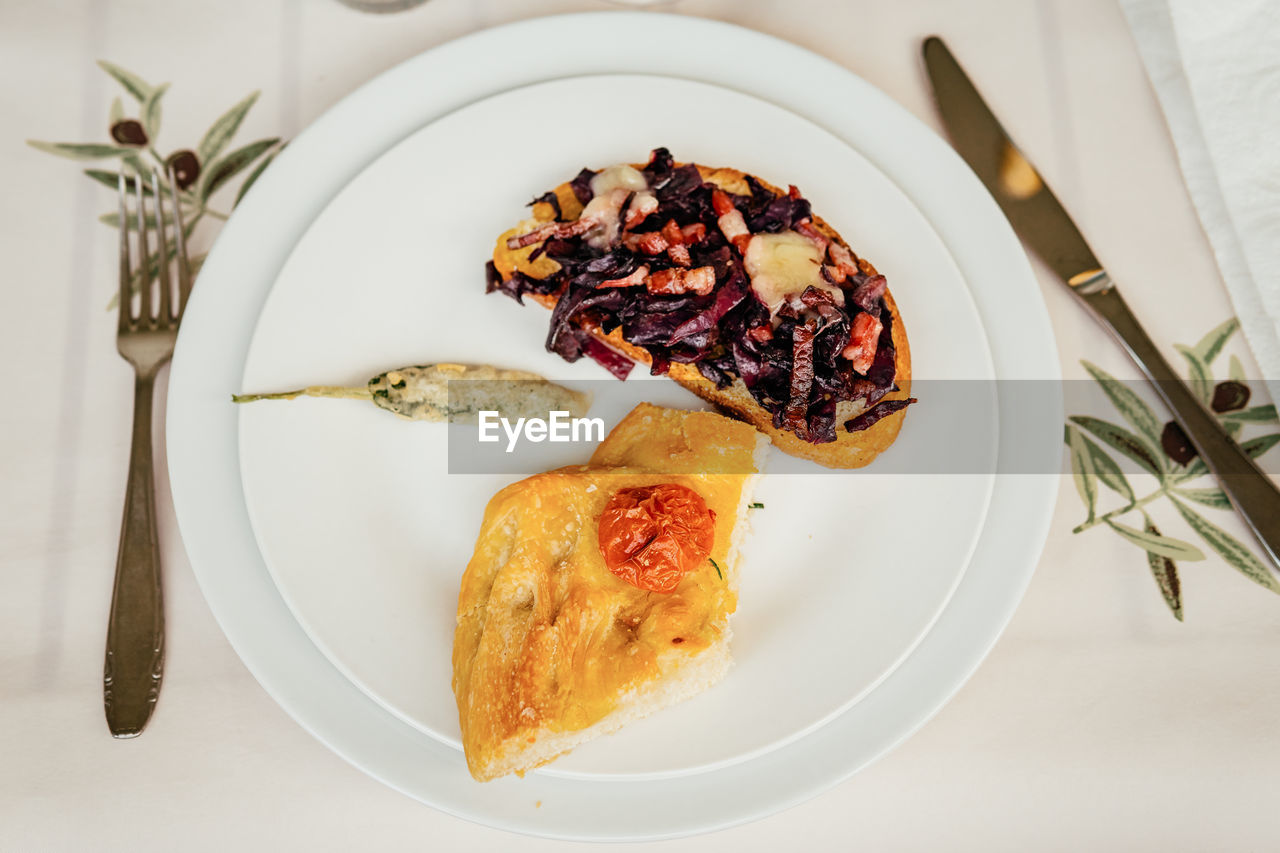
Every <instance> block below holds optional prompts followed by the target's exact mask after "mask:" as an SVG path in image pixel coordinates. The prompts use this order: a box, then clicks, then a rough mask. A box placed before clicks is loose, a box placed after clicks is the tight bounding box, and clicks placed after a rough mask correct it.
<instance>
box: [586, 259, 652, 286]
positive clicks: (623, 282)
mask: <svg viewBox="0 0 1280 853" xmlns="http://www.w3.org/2000/svg"><path fill="white" fill-rule="evenodd" d="M648 277H649V267H647V266H645V265H644V264H641V265H640V266H638V267H636V270H635V272H633V273H632V274H631V275H628V276H624V277H623V278H611V279H608V280H606V281H602V282H600V284H599V285H598V286H597V287H635V286H636V285H639V284H644V282H645V279H646V278H648Z"/></svg>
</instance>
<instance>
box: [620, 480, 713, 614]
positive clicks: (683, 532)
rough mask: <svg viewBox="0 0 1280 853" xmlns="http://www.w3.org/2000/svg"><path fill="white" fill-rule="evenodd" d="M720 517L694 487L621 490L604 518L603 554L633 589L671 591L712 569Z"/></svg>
mask: <svg viewBox="0 0 1280 853" xmlns="http://www.w3.org/2000/svg"><path fill="white" fill-rule="evenodd" d="M715 534H716V514H715V512H714V511H713V510H711V509H710V508H709V507H708V506H707V502H706V501H704V500H703V499H702V495H700V494H698V493H697V492H695V491H694V490H693V489H689V488H686V487H684V486H677V485H675V484H674V483H663V484H661V485H658V486H641V487H638V488H629V489H619V490H618V491H617V492H616V493H615V494H614V496H613V497H612V498H610V499H609V503H608V504H607V505H606V506H605V508H604V512H603V513H601V515H600V554H601V555H602V556H603V557H604V564H605V566H606V567H608V569H609V571H611V572H613V573H614V574H615V575H617V576H618V577H620V578H622V579H623V580H624V581H626V582H627V583H629V584H631V585H632V586H635V587H639V588H640V589H647V590H652V591H653V592H671V591H672V590H673V589H675V588H676V586H677V585H678V584H679V583H680V581H681V579H682V578H684V576H685V575H687V574H689V572H692V571H694V570H695V569H697V568H699V567H701V566H705V565H707V558H708V557H710V556H711V545H712V543H713V542H715Z"/></svg>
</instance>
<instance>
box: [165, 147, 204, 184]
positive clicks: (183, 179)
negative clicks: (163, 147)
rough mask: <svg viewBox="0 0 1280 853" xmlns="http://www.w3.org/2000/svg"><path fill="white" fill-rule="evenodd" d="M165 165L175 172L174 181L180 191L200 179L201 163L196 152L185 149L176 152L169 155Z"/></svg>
mask: <svg viewBox="0 0 1280 853" xmlns="http://www.w3.org/2000/svg"><path fill="white" fill-rule="evenodd" d="M165 165H166V166H168V168H169V169H170V170H171V171H172V172H173V180H174V181H175V182H176V183H177V185H178V189H180V190H185V189H186V188H187V187H189V186H191V185H192V184H194V183H195V182H196V179H198V178H199V177H200V161H199V160H198V159H196V154H195V152H194V151H189V150H187V149H185V148H184V149H182V150H181V151H175V152H173V153H172V154H170V155H169V159H168V160H166V161H165Z"/></svg>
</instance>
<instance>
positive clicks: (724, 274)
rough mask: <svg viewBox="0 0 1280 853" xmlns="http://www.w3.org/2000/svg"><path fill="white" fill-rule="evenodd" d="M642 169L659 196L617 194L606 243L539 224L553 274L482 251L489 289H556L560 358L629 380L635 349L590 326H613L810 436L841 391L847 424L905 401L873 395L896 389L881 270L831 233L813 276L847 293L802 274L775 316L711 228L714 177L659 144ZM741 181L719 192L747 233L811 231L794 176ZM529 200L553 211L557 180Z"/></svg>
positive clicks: (583, 186) (584, 187)
mask: <svg viewBox="0 0 1280 853" xmlns="http://www.w3.org/2000/svg"><path fill="white" fill-rule="evenodd" d="M642 172H643V174H644V176H645V178H646V180H647V181H648V185H649V193H651V194H652V195H653V196H655V197H656V199H657V204H656V206H654V205H653V200H652V199H647V200H646V201H647V205H646V206H645V207H644V208H637V211H638V212H631V214H630V215H628V214H629V208H630V207H631V205H632V204H633V203H634V202H635V200H636V198H637V196H639V195H641V194H639V193H631V194H629V195H627V197H626V200H625V201H623V202H622V208H621V212H620V216H621V219H622V221H623V222H624V223H626V222H628V221H629V222H630V224H628V225H625V226H624V227H621V228H619V233H618V234H617V237H616V238H615V239H614V240H613V241H612V243H611V244H609V245H607V246H606V245H600V240H599V239H598V236H597V239H592V236H593V235H592V231H591V230H590V229H583V228H570V227H568V226H562V227H560V228H559V229H555V228H554V227H549V228H548V229H547V230H548V234H549V236H545V237H544V238H543V240H542V242H541V243H540V244H539V245H538V246H537V247H536V249H535V253H536V254H537V255H546V256H547V257H548V258H551V259H552V260H554V261H556V262H557V263H558V264H559V265H560V269H559V270H557V271H556V272H555V273H553V274H552V275H550V276H548V277H547V278H545V279H536V278H532V277H530V276H527V275H524V274H522V273H520V272H515V273H513V274H512V275H511V277H510V278H509V279H507V280H506V281H504V280H503V279H502V276H501V275H499V273H498V271H497V269H496V268H495V267H494V265H493V263H492V262H490V263H489V264H488V265H487V268H486V282H487V288H486V289H487V290H488V291H489V292H492V291H495V290H500V291H502V292H503V293H505V294H507V295H508V296H510V297H511V298H512V299H515V300H516V301H517V302H522V301H523V296H524V294H526V293H536V294H554V295H555V296H557V298H558V301H557V303H556V305H555V308H554V309H553V310H552V312H551V326H550V329H549V330H548V333H547V341H546V346H547V350H548V351H550V352H554V353H558V354H559V355H560V356H561V357H563V358H564V359H565V360H567V361H577V360H578V359H579V358H581V357H582V356H584V355H586V356H588V357H590V358H592V359H595V360H596V361H598V362H600V364H602V365H603V366H604V367H605V368H606V369H607V370H608V371H609V372H610V373H612V374H613V375H615V376H617V377H618V378H619V379H625V378H626V376H627V374H628V373H629V372H630V370H631V367H632V366H633V365H632V362H631V360H630V359H628V358H627V357H626V356H624V355H622V354H621V353H618V352H617V351H615V350H613V349H612V348H610V347H608V346H606V345H605V344H603V343H601V342H600V341H599V340H597V339H596V338H595V337H594V336H593V335H592V334H591V332H592V330H597V331H603V332H604V333H606V334H607V333H609V332H612V331H613V330H615V329H618V328H621V330H622V337H623V339H624V340H626V341H627V342H628V343H630V344H632V345H634V346H638V347H641V348H642V349H644V350H645V351H646V352H647V353H648V354H649V356H650V359H651V361H652V366H651V372H652V373H654V374H662V373H666V372H667V371H668V369H669V368H670V366H671V364H672V363H673V362H674V363H681V364H691V365H695V366H696V367H697V369H698V371H699V373H701V374H702V375H703V376H704V377H706V378H707V379H708V380H710V381H711V382H714V383H715V384H716V387H718V388H725V387H728V386H729V385H731V384H732V383H733V382H734V381H736V380H739V379H741V380H742V383H743V385H744V386H745V387H746V389H747V391H748V392H749V393H750V394H751V396H752V397H753V398H754V399H755V401H756V402H757V403H758V404H760V405H761V406H762V407H764V408H765V409H766V410H767V411H769V412H770V413H771V414H772V415H773V425H774V426H775V427H776V428H778V429H785V430H787V431H790V432H792V433H794V434H795V435H797V436H799V437H800V438H802V439H804V440H806V441H809V442H813V443H815V444H821V443H824V442H831V441H835V440H836V404H837V403H839V402H843V401H851V402H855V403H860V404H861V407H862V409H861V414H859V415H857V416H856V417H854V418H851V419H849V420H847V421H845V423H844V427H845V429H846V430H848V431H850V432H857V431H858V430H863V429H867V428H869V427H870V426H872V425H873V424H875V423H876V422H877V421H879V420H880V419H882V418H884V417H886V416H888V415H891V414H893V413H894V412H897V411H900V410H901V409H903V408H905V407H906V406H907V405H909V404H910V403H914V402H915V400H914V399H908V400H884V399H883V398H884V396H885V395H886V394H889V393H890V392H892V391H896V390H897V385H896V384H895V383H894V379H895V361H896V353H895V351H894V346H893V334H892V320H893V317H892V315H891V314H890V312H889V311H888V309H887V308H886V307H885V302H884V295H885V289H886V286H887V283H886V281H885V278H884V276H882V275H867V274H866V273H864V272H862V271H861V270H860V269H858V267H857V259H856V257H852V256H851V253H847V252H845V251H844V250H843V249H842V248H839V247H838V246H837V244H832V247H831V249H830V252H831V261H830V264H829V265H824V266H823V267H822V275H823V277H824V279H825V280H826V281H827V282H829V283H831V284H833V285H835V286H837V287H839V288H840V290H841V292H842V293H843V296H844V300H843V301H844V304H843V305H841V304H839V303H837V302H836V300H835V298H833V297H832V295H831V293H829V292H828V291H825V290H821V289H819V288H816V287H809V288H808V289H807V290H806V291H805V292H804V293H803V294H801V295H800V298H799V299H798V300H795V299H793V300H791V301H789V302H787V303H785V304H783V306H782V307H781V308H780V309H779V310H777V312H776V313H775V314H773V315H771V314H770V312H769V308H768V307H767V306H766V305H765V304H764V303H763V302H761V301H760V299H759V298H757V297H756V295H755V292H754V291H753V290H752V288H751V283H750V279H749V277H748V275H747V271H746V269H745V267H744V265H743V259H742V254H741V252H740V250H739V248H738V247H736V246H735V245H733V244H732V243H730V242H729V241H728V240H726V238H725V236H724V234H723V233H722V231H721V229H720V226H719V221H720V217H719V216H718V215H717V214H716V212H715V208H714V206H713V202H712V192H713V190H717V187H716V186H715V185H714V184H711V183H708V182H705V181H703V179H702V176H701V174H700V173H699V172H698V169H697V167H696V166H695V165H693V164H687V165H684V166H680V167H678V168H677V167H676V166H675V163H674V160H673V158H672V156H671V154H670V152H668V151H667V149H665V148H658V149H656V150H654V151H653V153H652V155H651V156H650V158H649V162H648V164H647V165H646V166H645V167H644V169H643V170H642ZM595 175H596V172H593V171H591V170H589V169H583V170H582V171H581V172H579V173H578V175H577V176H576V177H575V178H574V179H573V180H572V181H571V182H570V186H571V187H572V189H573V192H574V194H575V195H576V196H577V198H578V201H580V202H581V203H582V204H584V205H585V204H587V203H588V202H590V201H591V199H592V195H593V193H592V189H591V179H592V178H593V177H594V176H595ZM746 181H747V185H748V186H749V187H750V189H751V193H750V195H736V194H733V193H725V194H724V195H725V196H727V197H728V199H729V200H730V201H731V202H732V204H733V207H734V208H736V209H737V211H738V212H739V213H741V215H742V219H743V221H744V222H745V223H746V226H747V229H748V230H749V231H750V233H752V234H758V233H762V232H765V233H777V232H781V231H786V230H798V231H800V232H801V233H804V234H806V236H809V235H811V234H813V235H815V236H816V231H815V230H814V228H813V226H812V224H811V216H812V213H811V211H810V209H809V202H808V201H807V200H805V199H804V198H803V197H802V196H801V195H800V193H799V191H797V190H796V189H795V188H794V187H792V188H791V190H790V192H787V193H784V194H779V193H775V192H772V191H771V190H769V189H767V188H765V187H764V186H763V185H762V184H761V183H760V182H759V181H757V180H756V179H755V178H753V177H750V176H748V177H747V178H746ZM717 191H718V190H717ZM720 201H721V203H722V204H723V198H721V199H720ZM537 202H548V203H549V204H551V205H552V208H553V210H554V211H555V215H556V220H557V221H559V220H561V219H562V214H561V211H560V205H559V203H558V202H557V201H556V198H555V194H554V193H547V194H544V195H542V196H539V197H538V198H536V199H534V202H532V203H537ZM650 208H652V209H651V210H650ZM721 209H722V210H725V208H724V207H722V208H721ZM646 211H647V213H646ZM641 216H643V218H639V217H641ZM797 225H798V226H799V228H797ZM552 232H554V233H552ZM527 241H528V238H526V242H527ZM739 245H740V246H741V245H745V244H744V243H740V244H739ZM704 268H708V269H704ZM712 272H714V278H715V285H714V287H711V288H710V289H708V288H706V287H704V286H702V285H708V284H710V281H711V273H712ZM657 282H661V283H662V284H660V285H659V284H657ZM646 285H647V286H646ZM863 313H866V314H869V315H871V317H872V318H873V319H872V320H864V321H861V322H862V324H863V328H867V329H868V330H869V335H868V336H867V337H868V338H869V337H870V336H873V335H874V334H875V332H874V329H875V321H876V320H878V321H879V322H880V323H881V324H882V325H881V328H880V334H879V337H878V338H877V339H876V340H875V351H874V357H872V353H871V350H870V342H869V340H868V341H867V342H866V343H865V344H858V345H857V346H856V347H855V346H851V337H852V331H853V327H854V319H855V318H856V317H857V316H858V315H860V314H863ZM857 347H864V348H863V349H862V350H861V353H860V355H861V356H862V357H861V358H859V359H858V360H859V361H860V362H861V363H860V366H861V367H865V372H861V373H860V372H858V371H856V370H855V369H854V366H853V360H854V359H855V356H856V355H859V353H858V352H857ZM846 348H849V352H846Z"/></svg>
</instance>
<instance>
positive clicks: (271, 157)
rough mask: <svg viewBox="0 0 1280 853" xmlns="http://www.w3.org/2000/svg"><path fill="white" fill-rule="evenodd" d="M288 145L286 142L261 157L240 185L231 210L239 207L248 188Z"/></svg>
mask: <svg viewBox="0 0 1280 853" xmlns="http://www.w3.org/2000/svg"><path fill="white" fill-rule="evenodd" d="M288 144H289V143H287V142H286V143H285V144H284V145H281V146H280V147H279V148H277V149H276V150H275V151H272V152H271V153H270V154H268V155H267V156H266V157H263V158H262V162H261V163H259V164H258V165H257V166H255V167H254V169H253V171H252V172H250V173H249V177H247V178H245V179H244V183H243V184H241V185H240V190H239V191H238V192H237V193H236V200H235V201H233V202H232V203H231V207H232V208H235V207H238V206H239V204H240V199H242V198H244V195H245V193H247V192H248V191H249V187H251V186H253V185H254V184H255V183H257V181H258V178H260V177H262V173H263V172H265V171H267V167H268V166H270V165H271V163H272V161H274V160H275V159H276V155H277V154H279V153H280V152H281V151H283V150H284V149H285V146H286V145H288Z"/></svg>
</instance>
